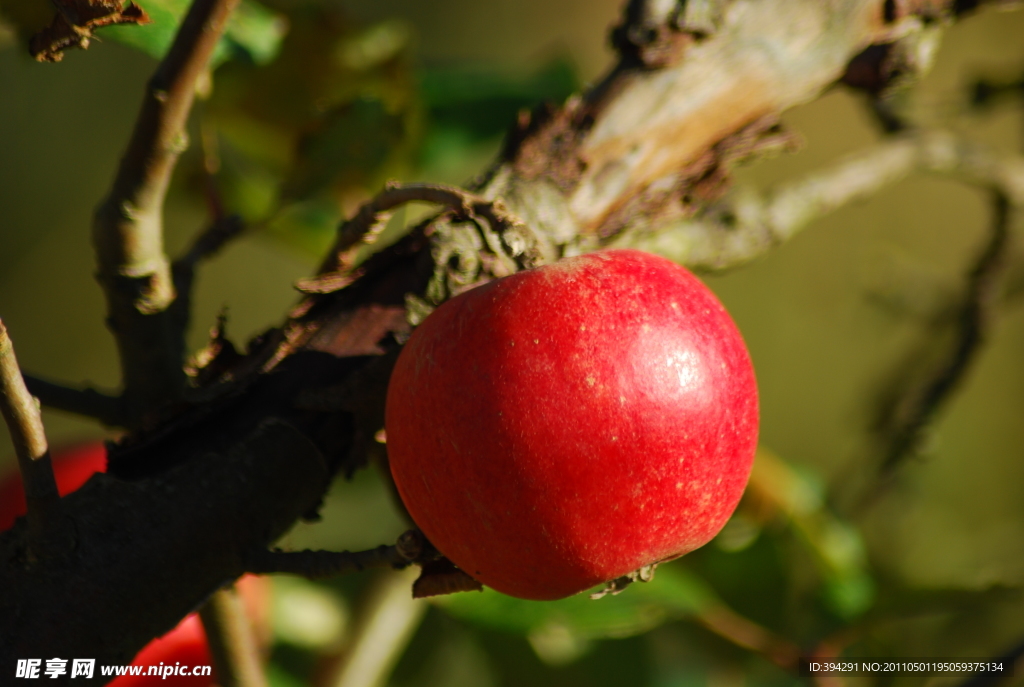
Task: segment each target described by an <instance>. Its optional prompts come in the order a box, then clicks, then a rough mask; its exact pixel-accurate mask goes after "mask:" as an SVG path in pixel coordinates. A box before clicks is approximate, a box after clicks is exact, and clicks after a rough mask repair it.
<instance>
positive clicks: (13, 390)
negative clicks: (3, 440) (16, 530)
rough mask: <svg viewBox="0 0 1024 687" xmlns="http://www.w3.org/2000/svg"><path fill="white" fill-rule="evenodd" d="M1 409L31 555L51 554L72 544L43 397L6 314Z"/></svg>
mask: <svg viewBox="0 0 1024 687" xmlns="http://www.w3.org/2000/svg"><path fill="white" fill-rule="evenodd" d="M0 413H2V414H3V416H4V421H5V422H6V423H7V428H8V429H9V430H10V434H11V442H12V443H13V444H14V452H15V454H16V455H17V457H18V468H19V470H20V471H21V479H22V483H23V484H24V485H25V501H26V504H27V508H28V526H29V538H28V541H29V552H30V559H37V558H47V557H53V556H55V555H58V554H60V553H62V552H64V551H67V550H68V549H69V548H70V542H69V537H70V528H69V527H68V526H67V524H66V523H65V521H64V518H63V513H62V509H61V501H60V493H59V492H58V491H57V480H56V478H55V477H54V474H53V465H52V463H51V461H50V448H49V445H48V444H47V441H46V431H45V430H44V429H43V420H42V416H41V414H40V410H39V403H38V402H37V401H36V399H35V398H33V397H32V395H31V394H30V393H29V392H28V388H27V387H26V386H25V380H24V379H23V378H22V375H21V369H20V368H19V367H18V360H17V358H16V357H15V355H14V344H13V343H12V342H11V338H10V336H8V334H7V328H6V327H5V326H4V323H3V321H2V320H0Z"/></svg>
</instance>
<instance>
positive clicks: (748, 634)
mask: <svg viewBox="0 0 1024 687" xmlns="http://www.w3.org/2000/svg"><path fill="white" fill-rule="evenodd" d="M696 620H697V622H699V623H700V624H701V625H703V626H704V627H705V628H707V629H708V630H710V631H711V632H714V633H715V634H717V635H718V636H719V637H722V638H724V639H727V640H729V641H730V642H732V643H733V644H735V645H736V646H739V647H743V648H744V649H749V650H750V651H754V652H756V653H759V654H761V655H762V656H764V657H765V658H767V659H768V660H769V661H771V662H772V663H774V664H775V665H777V666H779V667H780V668H784V669H786V670H794V669H795V668H796V667H797V660H798V659H799V657H800V649H799V647H797V646H796V645H795V644H793V643H792V642H790V641H789V640H787V639H784V638H782V637H779V636H778V635H776V634H774V633H773V632H771V631H770V630H768V629H766V628H764V627H762V626H761V625H758V624H757V623H755V622H754V621H752V620H749V619H748V618H745V617H743V616H741V615H739V614H738V613H736V612H735V611H733V610H732V609H730V608H729V607H727V606H725V605H723V604H713V605H711V606H709V607H708V608H706V609H704V610H702V611H701V612H699V613H698V614H697V616H696Z"/></svg>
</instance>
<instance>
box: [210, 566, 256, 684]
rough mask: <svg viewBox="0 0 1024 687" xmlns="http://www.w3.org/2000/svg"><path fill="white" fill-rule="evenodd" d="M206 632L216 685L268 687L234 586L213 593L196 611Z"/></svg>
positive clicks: (253, 636) (243, 605)
mask: <svg viewBox="0 0 1024 687" xmlns="http://www.w3.org/2000/svg"><path fill="white" fill-rule="evenodd" d="M199 618H200V620H202V621H203V629H205V630H206V640H207V642H209V645H210V654H211V657H212V658H213V665H214V669H215V670H216V671H217V684H219V685H220V686H221V687H267V685H268V684H269V683H268V682H267V677H266V674H265V673H264V670H263V662H262V660H261V658H260V651H259V647H258V646H257V643H256V636H255V633H254V632H253V628H252V623H251V622H250V620H249V616H248V614H247V613H246V611H245V604H243V603H242V600H241V598H240V597H239V596H238V592H237V591H236V590H235V587H234V585H231V586H230V587H226V588H224V589H220V590H218V591H216V592H214V593H213V596H211V597H210V598H209V599H208V600H207V602H206V603H205V604H203V607H202V608H200V609H199Z"/></svg>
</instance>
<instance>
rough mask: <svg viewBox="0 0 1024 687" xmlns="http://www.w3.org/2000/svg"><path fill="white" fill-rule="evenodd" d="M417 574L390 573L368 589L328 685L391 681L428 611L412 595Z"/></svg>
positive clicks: (355, 686) (365, 686) (362, 686)
mask: <svg viewBox="0 0 1024 687" xmlns="http://www.w3.org/2000/svg"><path fill="white" fill-rule="evenodd" d="M414 579H415V575H414V574H412V571H409V572H407V573H402V574H395V573H393V572H388V573H384V574H382V575H380V576H379V577H378V578H377V580H376V581H375V582H374V584H373V586H371V587H370V589H368V590H367V593H366V594H365V595H364V597H363V603H362V605H361V607H360V608H359V610H358V612H357V615H356V619H355V630H354V632H353V637H352V639H351V641H350V642H349V643H348V645H347V646H346V647H345V653H344V654H343V655H342V657H341V661H340V662H339V663H338V665H337V666H336V667H335V669H334V671H332V675H330V676H329V677H328V678H327V679H326V680H325V681H324V683H323V685H324V687H379V686H380V685H384V684H386V683H387V678H388V676H389V675H390V673H391V671H392V670H393V669H394V667H395V664H396V663H397V662H398V659H399V658H401V656H402V652H403V651H404V650H405V648H406V646H408V644H409V640H410V639H412V636H413V634H414V633H415V632H416V628H417V627H419V624H420V621H422V620H423V616H424V615H425V614H426V611H427V604H426V603H425V602H423V601H421V600H418V599H414V598H412V594H411V593H410V591H409V590H410V588H411V586H412V583H413V580H414Z"/></svg>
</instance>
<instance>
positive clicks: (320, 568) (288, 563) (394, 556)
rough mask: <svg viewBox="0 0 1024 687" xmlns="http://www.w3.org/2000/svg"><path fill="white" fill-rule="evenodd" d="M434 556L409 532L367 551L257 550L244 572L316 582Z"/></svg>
mask: <svg viewBox="0 0 1024 687" xmlns="http://www.w3.org/2000/svg"><path fill="white" fill-rule="evenodd" d="M434 554H435V552H434V549H433V547H431V546H430V544H429V543H427V541H426V540H425V539H424V538H423V535H422V534H420V533H419V532H418V531H416V530H409V531H408V532H406V533H404V534H403V535H402V536H401V537H399V538H398V541H397V542H396V543H395V544H392V545H390V546H389V545H387V544H382V545H380V546H378V547H377V548H375V549H367V550H366V551H340V552H338V551H310V550H308V549H307V550H305V551H278V550H275V551H258V552H255V553H253V554H252V555H251V556H250V558H249V559H248V560H247V561H246V572H250V573H255V574H258V575H268V574H271V573H287V574H291V575H301V576H303V577H307V578H309V579H314V580H315V579H322V578H327V577H336V576H338V575H345V574H348V573H354V572H362V571H363V570H367V569H369V568H404V567H405V566H407V565H409V564H410V563H414V562H419V561H421V560H422V559H423V558H424V557H430V556H433V555H434Z"/></svg>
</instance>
